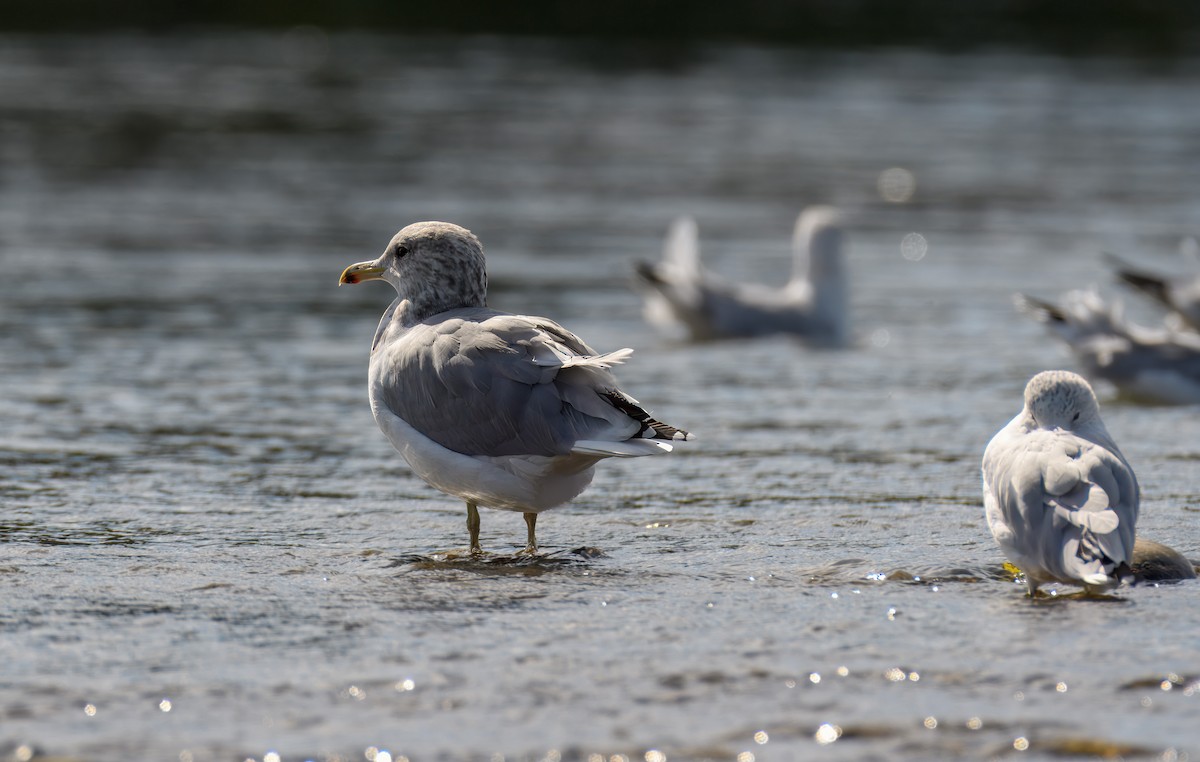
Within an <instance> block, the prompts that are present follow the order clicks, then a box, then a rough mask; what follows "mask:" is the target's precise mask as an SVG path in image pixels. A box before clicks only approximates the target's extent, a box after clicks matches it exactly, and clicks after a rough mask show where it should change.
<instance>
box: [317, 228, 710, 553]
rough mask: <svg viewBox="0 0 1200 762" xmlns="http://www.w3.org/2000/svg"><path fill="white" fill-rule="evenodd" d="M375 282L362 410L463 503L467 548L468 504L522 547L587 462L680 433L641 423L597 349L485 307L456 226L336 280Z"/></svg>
mask: <svg viewBox="0 0 1200 762" xmlns="http://www.w3.org/2000/svg"><path fill="white" fill-rule="evenodd" d="M368 280H384V281H387V282H388V283H390V284H391V285H392V286H393V287H394V288H395V289H396V293H397V298H396V300H395V301H393V302H392V304H391V306H389V307H388V308H387V311H385V312H384V313H383V319H382V320H380V321H379V327H378V328H377V329H376V331H375V339H374V342H373V343H372V345H371V363H370V382H369V383H370V399H371V410H372V412H373V413H374V414H375V421H376V422H377V423H378V424H379V428H380V429H382V430H383V433H384V434H385V435H386V436H387V438H388V439H389V440H390V441H391V443H392V445H393V446H394V447H395V448H396V449H397V450H398V451H399V452H400V454H401V455H402V456H403V457H404V459H405V460H406V461H408V464H409V466H411V467H412V469H413V471H414V472H416V474H417V475H418V476H420V477H421V478H422V479H424V480H425V481H426V482H427V483H428V484H430V485H431V486H433V487H435V488H437V489H439V490H441V491H442V492H445V493H447V494H450V495H455V496H457V497H460V498H462V499H463V500H465V501H466V503H467V528H468V530H469V532H470V535H471V551H472V552H479V551H480V545H479V512H478V506H481V505H482V506H485V507H488V508H499V509H503V510H508V511H520V512H521V513H523V514H524V515H525V523H526V525H527V528H528V543H527V546H526V551H528V552H531V553H532V552H535V551H536V550H537V539H536V536H535V533H534V527H535V524H536V522H537V515H538V513H539V512H541V511H544V510H547V509H550V508H554V507H555V506H558V505H561V504H563V503H565V502H567V501H568V500H570V499H571V498H573V497H575V496H576V495H578V494H579V493H581V492H582V491H583V490H584V489H585V488H586V487H587V486H588V484H589V483H590V482H591V480H592V475H593V473H594V467H595V464H596V462H597V461H599V460H602V459H604V458H611V457H617V458H628V457H638V456H642V455H655V454H658V453H666V452H670V451H671V449H672V446H671V444H670V442H672V441H677V440H684V439H690V438H691V435H689V434H688V433H687V432H685V431H682V430H680V429H677V428H675V427H673V426H669V425H667V424H665V423H662V422H661V421H657V420H655V419H654V418H652V417H650V414H649V413H647V412H646V411H645V410H644V409H643V408H642V407H641V405H640V404H639V403H638V401H637V400H635V399H633V398H632V397H630V396H628V395H626V394H625V393H624V392H622V391H621V390H620V389H619V388H617V380H616V378H614V377H613V375H612V373H611V372H609V367H610V366H612V365H615V364H618V363H621V362H623V361H624V360H625V359H626V358H628V357H629V355H630V354H631V353H632V351H633V350H630V349H621V350H618V351H616V352H610V353H608V354H598V353H597V352H596V351H595V350H593V349H592V348H591V347H589V346H588V345H587V344H584V343H583V341H582V340H581V339H579V338H578V337H577V336H575V335H574V334H573V333H571V332H570V331H568V330H567V329H565V328H563V327H562V326H560V325H558V324H557V323H555V322H553V321H551V320H547V319H546V318H540V317H526V316H523V315H510V314H508V313H505V312H498V311H496V310H492V309H488V307H487V305H486V296H487V273H486V269H485V264H484V257H483V248H482V246H481V245H480V243H479V240H478V239H477V238H476V237H475V236H474V235H472V234H471V232H470V231H468V230H465V229H464V228H461V227H459V226H457V225H452V224H449V223H446V222H418V223H414V224H412V225H409V226H408V227H406V228H404V229H403V230H401V231H400V232H399V233H397V234H396V235H395V237H393V238H392V240H391V242H390V243H389V244H388V246H387V248H386V249H385V250H384V252H383V254H382V255H381V256H380V257H379V258H378V259H375V260H373V261H369V262H359V263H358V264H354V265H350V266H349V267H347V268H346V270H345V271H344V272H343V273H342V276H341V279H340V281H339V283H361V282H363V281H368Z"/></svg>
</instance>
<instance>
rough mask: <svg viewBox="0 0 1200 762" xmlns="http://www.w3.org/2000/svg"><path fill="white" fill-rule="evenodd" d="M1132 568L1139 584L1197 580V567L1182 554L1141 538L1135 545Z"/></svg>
mask: <svg viewBox="0 0 1200 762" xmlns="http://www.w3.org/2000/svg"><path fill="white" fill-rule="evenodd" d="M1130 566H1132V567H1133V573H1134V575H1135V576H1136V577H1137V580H1138V582H1177V581H1179V580H1182V579H1195V578H1196V567H1195V566H1193V565H1192V562H1191V561H1189V560H1188V559H1187V558H1186V557H1185V556H1184V555H1183V554H1182V553H1180V552H1179V551H1177V550H1175V549H1174V548H1169V547H1167V546H1166V545H1163V544H1162V543H1160V542H1155V541H1154V540H1145V539H1142V538H1141V537H1139V538H1137V540H1136V541H1135V542H1134V544H1133V562H1132V563H1131V564H1130Z"/></svg>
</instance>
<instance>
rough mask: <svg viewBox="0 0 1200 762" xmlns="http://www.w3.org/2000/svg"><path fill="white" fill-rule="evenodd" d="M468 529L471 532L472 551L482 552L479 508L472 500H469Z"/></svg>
mask: <svg viewBox="0 0 1200 762" xmlns="http://www.w3.org/2000/svg"><path fill="white" fill-rule="evenodd" d="M467 531H468V532H470V533H471V552H472V553H482V552H483V548H481V547H479V508H478V507H477V506H476V505H475V503H473V502H471V501H470V500H468V501H467Z"/></svg>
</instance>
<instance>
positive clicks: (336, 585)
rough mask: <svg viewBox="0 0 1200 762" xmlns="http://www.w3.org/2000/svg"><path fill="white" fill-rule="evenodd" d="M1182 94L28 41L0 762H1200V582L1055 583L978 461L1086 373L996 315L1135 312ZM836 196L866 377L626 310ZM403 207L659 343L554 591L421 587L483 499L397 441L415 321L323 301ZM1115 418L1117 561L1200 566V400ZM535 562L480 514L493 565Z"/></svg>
mask: <svg viewBox="0 0 1200 762" xmlns="http://www.w3.org/2000/svg"><path fill="white" fill-rule="evenodd" d="M1198 86H1200V65H1197V64H1195V63H1189V62H1187V61H1181V62H1174V63H1171V64H1163V63H1161V62H1160V63H1157V64H1154V65H1152V66H1150V65H1146V64H1143V63H1137V62H1129V61H1122V60H1113V59H1088V60H1076V61H1067V60H1063V59H1056V58H1050V57H1038V56H1033V55H1028V54H1004V53H975V54H970V55H959V56H952V57H944V56H936V55H928V54H920V53H904V52H873V53H855V54H851V53H832V52H830V53H821V54H811V53H800V52H794V51H785V50H777V49H774V50H773V49H756V48H748V47H736V46H730V47H698V48H691V49H689V50H688V51H687V52H685V53H673V52H671V51H663V50H655V49H651V50H641V51H640V52H637V51H630V50H623V51H621V55H619V56H614V55H613V54H612V52H611V51H608V50H605V49H604V47H603V46H597V45H594V44H569V45H559V44H555V43H550V42H539V41H536V40H534V41H531V40H513V41H507V42H505V41H500V40H497V39H491V38H445V39H433V40H429V39H424V40H423V39H418V38H413V37H403V36H366V35H354V34H345V35H335V36H332V37H330V36H326V35H324V34H321V33H319V32H315V31H312V30H307V31H306V30H297V31H292V32H289V33H286V34H266V33H264V34H257V35H250V34H246V35H237V34H210V35H190V36H172V37H139V36H128V37H120V36H110V37H100V38H96V37H79V38H74V37H44V38H27V37H7V38H4V39H3V40H2V41H0V160H2V162H0V275H2V279H0V362H2V363H3V369H2V373H0V464H2V465H0V506H2V508H0V596H2V601H3V603H2V604H0V755H3V754H7V755H9V756H11V757H12V758H14V759H28V758H30V757H31V756H47V757H55V758H66V759H81V760H128V759H155V760H176V759H178V760H180V761H181V762H188V760H195V761H199V760H243V759H247V758H249V759H254V760H263V761H264V762H267V761H268V760H276V759H279V758H281V759H284V760H304V759H314V760H316V759H344V760H358V759H363V758H364V755H367V758H370V757H374V758H376V759H377V760H381V762H386V758H387V757H390V758H391V759H393V760H399V759H400V758H402V757H404V756H406V757H408V758H409V759H411V760H413V761H414V762H420V761H422V760H427V759H455V760H457V759H469V760H478V759H489V760H490V759H500V758H504V759H508V760H513V759H530V760H540V759H550V760H555V759H585V760H589V761H590V762H595V760H598V759H603V760H610V761H613V760H620V759H622V756H621V755H624V758H625V759H629V760H642V759H645V760H646V761H647V762H654V761H655V760H659V759H662V758H665V759H674V760H679V759H686V760H692V759H718V760H733V759H736V760H739V761H740V762H750V760H751V759H756V760H759V761H760V762H767V761H769V760H792V759H846V760H859V759H882V758H888V759H935V758H936V759H950V758H988V757H1003V756H1006V755H1010V754H1011V755H1016V756H1017V757H1018V758H1021V759H1056V758H1062V757H1066V756H1070V755H1072V754H1075V753H1083V754H1089V753H1090V754H1092V755H1093V756H1096V755H1100V754H1102V753H1106V752H1108V753H1114V754H1121V755H1123V756H1125V757H1127V758H1138V757H1144V758H1161V759H1164V760H1169V759H1185V758H1187V757H1188V756H1189V755H1191V756H1195V755H1197V754H1200V730H1197V726H1196V719H1195V718H1196V716H1197V706H1198V704H1197V702H1200V697H1198V696H1197V695H1196V693H1197V692H1198V691H1200V689H1198V688H1197V687H1196V683H1195V681H1196V680H1197V677H1198V676H1200V635H1198V634H1197V633H1200V586H1198V585H1197V584H1196V583H1184V584H1180V585H1173V586H1163V587H1139V588H1133V589H1127V590H1122V591H1121V592H1120V593H1119V595H1118V596H1116V598H1117V600H1114V601H1111V602H1097V601H1078V600H1064V599H1057V600H1052V601H1047V602H1030V601H1028V600H1026V599H1025V598H1024V597H1023V593H1022V589H1021V588H1020V587H1017V586H1016V585H1014V584H1013V583H1012V582H1011V580H1010V579H1008V578H1007V577H1006V576H1005V574H1004V573H1003V571H1002V569H1001V562H1002V558H1001V556H1000V553H999V551H998V549H997V548H996V547H995V545H994V543H993V542H992V540H991V538H990V536H988V534H987V530H986V527H985V526H984V522H983V518H982V507H981V504H980V503H981V501H980V496H979V476H978V466H979V457H980V454H981V452H982V449H983V446H984V445H985V443H986V442H987V440H988V438H989V437H990V436H991V434H992V433H994V431H995V430H997V429H998V428H999V427H1000V426H1001V425H1002V424H1003V423H1005V422H1006V421H1007V420H1008V419H1009V418H1010V417H1011V416H1012V415H1014V414H1015V413H1016V412H1017V410H1018V409H1019V407H1020V399H1021V390H1022V388H1023V385H1024V382H1025V380H1026V379H1027V378H1028V377H1029V376H1030V375H1032V374H1033V373H1034V372H1036V371H1038V370H1042V369H1045V368H1050V367H1071V361H1070V359H1069V357H1068V356H1067V355H1066V354H1065V352H1064V351H1063V350H1062V349H1061V348H1060V347H1058V346H1056V345H1055V344H1054V343H1052V341H1051V340H1050V339H1049V338H1047V337H1045V336H1044V335H1043V334H1042V332H1041V330H1040V328H1039V326H1037V325H1035V324H1033V323H1031V322H1030V321H1028V320H1026V319H1024V318H1022V317H1020V316H1018V315H1016V314H1015V313H1014V311H1013V309H1012V307H1011V301H1010V297H1011V294H1012V293H1013V292H1014V291H1016V290H1028V291H1031V292H1032V293H1034V294H1036V295H1040V296H1045V297H1052V296H1054V295H1055V294H1057V293H1058V292H1060V291H1061V290H1064V289H1067V288H1071V287H1079V286H1087V285H1089V284H1097V285H1099V287H1100V288H1101V289H1102V291H1104V293H1106V294H1107V295H1110V296H1112V295H1117V294H1119V291H1118V290H1117V289H1116V287H1115V286H1113V285H1112V283H1111V277H1110V275H1109V274H1108V273H1107V272H1106V271H1105V269H1104V266H1103V264H1102V263H1101V260H1100V258H1099V252H1101V251H1104V250H1108V251H1116V252H1119V253H1123V254H1127V255H1129V256H1130V257H1131V258H1133V259H1137V260H1141V261H1143V262H1144V263H1146V264H1149V265H1157V266H1160V267H1162V268H1164V269H1171V268H1183V267H1184V266H1185V259H1184V257H1182V256H1181V255H1180V253H1179V252H1180V250H1181V249H1185V250H1186V249H1188V248H1189V247H1194V244H1189V243H1188V236H1192V235H1196V234H1198V233H1200V183H1197V174H1196V169H1197V167H1200V131H1198V130H1197V129H1196V125H1197V124H1200V98H1196V97H1195V94H1196V92H1197V88H1198ZM889 168H902V169H903V170H905V171H906V172H908V173H910V175H903V174H901V175H897V174H895V173H893V174H891V175H888V177H892V178H895V177H901V178H904V177H908V176H911V177H912V178H914V179H915V188H916V190H915V193H913V194H912V196H911V197H910V198H908V199H907V201H906V202H904V203H889V202H887V201H886V200H885V199H884V198H883V196H882V194H881V192H880V178H881V175H882V173H884V172H885V170H888V169H889ZM809 203H835V204H837V205H839V206H841V207H842V208H843V209H845V210H846V212H847V216H848V220H849V230H850V244H849V252H848V256H849V261H850V270H851V273H852V277H853V288H854V324H855V331H856V343H855V347H854V348H852V349H849V350H847V351H842V352H815V351H809V350H805V349H804V348H802V347H800V346H798V345H796V344H794V343H792V342H790V341H788V340H783V339H780V340H768V341H762V342H753V343H750V342H733V343H728V344H720V345H706V346H687V345H681V344H678V343H674V342H671V341H669V340H666V339H664V338H661V337H658V336H656V335H654V334H652V333H651V332H650V331H649V330H647V328H646V327H645V325H644V323H643V322H642V319H641V316H640V306H639V303H638V300H637V297H636V296H635V295H634V294H633V293H632V292H631V291H630V290H629V289H628V280H629V278H628V273H629V271H630V265H631V263H632V262H633V261H635V260H636V259H638V258H647V257H654V256H657V252H658V249H659V246H660V243H661V237H662V235H663V233H664V232H665V230H666V227H667V224H668V223H669V221H670V220H671V218H672V217H673V216H675V215H677V214H681V213H689V214H693V215H695V216H696V217H697V218H698V221H699V224H700V230H701V235H702V242H703V246H704V251H705V256H706V259H707V261H708V262H709V263H710V264H711V265H712V267H713V268H714V269H717V270H719V271H721V272H724V273H726V274H729V275H731V276H735V277H739V278H744V279H757V280H764V281H770V280H777V279H779V278H780V277H782V274H783V273H785V272H787V270H788V261H787V256H788V255H787V241H788V236H789V234H790V230H791V224H792V221H793V219H794V217H795V215H796V213H797V212H798V211H799V209H800V208H801V207H802V206H804V205H805V204H809ZM420 219H445V220H451V221H454V222H458V223H460V224H463V225H465V226H467V227H469V228H471V229H472V230H473V231H475V232H476V233H477V234H478V235H479V236H480V237H481V238H482V240H483V241H484V244H485V246H486V248H487V251H488V254H489V262H490V268H491V272H492V283H493V291H492V294H493V296H492V303H493V305H494V306H497V307H500V308H502V309H509V310H513V311H520V312H526V313H532V314H543V315H547V316H550V317H553V318H555V319H557V320H559V321H561V322H563V323H564V324H566V325H567V326H569V327H571V328H573V329H574V330H575V331H577V332H578V333H580V334H581V335H582V336H584V337H585V338H586V339H587V340H588V341H589V342H590V343H591V344H592V345H594V346H596V347H597V348H600V349H603V350H612V349H616V348H619V347H622V346H632V347H634V348H635V349H636V350H637V352H636V354H635V355H634V357H633V359H632V361H631V362H630V363H629V364H628V365H627V366H624V367H623V368H621V369H620V373H619V375H620V377H621V378H622V380H623V382H624V384H625V386H626V388H627V389H628V390H629V391H630V392H631V393H633V394H634V395H636V396H637V397H638V398H639V399H640V400H641V401H642V402H643V403H645V404H647V405H648V406H649V407H651V408H652V409H653V410H654V411H655V412H656V413H657V414H658V415H659V416H660V417H662V418H663V419H665V420H667V421H670V422H672V423H675V424H676V425H679V426H683V427H685V428H688V429H690V430H692V431H695V432H697V433H698V434H699V436H700V439H699V440H698V441H697V442H695V443H694V444H692V445H689V446H687V447H681V448H679V450H678V451H677V453H675V454H673V455H671V456H669V457H662V458H653V459H638V460H636V461H634V462H617V463H606V464H603V466H602V467H601V469H600V473H599V475H598V477H597V479H596V482H595V483H594V485H593V487H592V489H591V490H590V491H588V492H586V493H585V494H584V495H583V496H582V497H580V498H579V499H577V500H576V501H574V503H572V504H571V505H569V506H567V507H564V508H561V509H558V510H556V511H553V512H551V513H548V514H546V515H544V516H543V518H542V521H541V523H540V525H539V537H540V539H541V541H542V543H543V545H544V550H546V551H547V552H548V554H549V555H548V557H546V558H543V559H541V560H539V561H537V562H527V563H453V562H443V561H439V560H437V557H436V556H434V555H433V554H434V552H435V551H443V550H447V549H451V548H457V547H463V546H465V544H466V532H465V527H464V525H463V522H464V516H463V511H462V506H461V505H460V504H458V503H457V502H456V501H455V500H453V499H450V498H447V497H445V496H443V495H440V494H438V493H436V492H434V491H433V490H432V489H430V488H428V487H426V486H424V485H423V484H422V483H420V482H419V481H418V480H416V479H415V478H414V477H412V476H411V474H410V473H409V472H408V470H407V468H406V467H405V466H404V464H403V463H402V462H401V461H400V460H399V458H398V456H396V455H395V453H394V452H393V451H392V450H391V448H390V447H389V445H388V444H387V443H386V441H385V440H384V439H383V437H382V435H381V434H379V432H378V431H377V430H376V428H375V425H374V423H373V421H372V420H371V417H370V412H369V410H368V407H367V403H366V387H365V381H366V362H367V348H368V345H369V341H370V337H371V335H372V331H373V329H374V326H375V322H376V320H377V318H378V315H379V314H380V313H381V312H382V310H383V308H384V307H385V306H386V304H387V302H388V300H389V299H390V298H391V297H390V295H389V293H388V291H387V289H386V288H384V287H383V286H378V287H375V286H371V285H368V286H362V287H357V288H342V289H338V288H336V287H335V284H336V280H337V276H338V273H339V272H340V271H341V269H342V268H343V267H344V266H346V265H347V264H350V263H351V262H355V261H359V260H363V259H367V258H371V257H374V256H376V255H377V254H378V252H379V251H381V250H382V247H383V245H384V244H385V243H386V242H387V240H388V239H389V238H390V236H391V234H392V233H393V232H394V231H395V230H396V229H398V228H399V227H401V226H403V225H405V224H407V223H409V222H412V221H415V220H420ZM913 233H916V234H919V235H920V236H922V237H923V239H924V241H925V243H926V246H927V250H926V251H925V253H924V254H923V256H918V254H920V250H919V249H913V248H912V247H911V246H910V247H908V248H902V246H901V242H902V241H903V240H904V238H905V236H908V235H910V234H913ZM909 240H910V241H912V240H914V239H911V238H910V239H909ZM906 253H907V256H906ZM1127 301H1128V302H1129V309H1130V313H1131V314H1132V315H1133V316H1134V317H1135V318H1137V319H1141V320H1145V321H1147V322H1148V321H1152V320H1155V319H1157V318H1158V316H1157V315H1156V314H1155V313H1154V312H1153V310H1151V309H1149V308H1148V307H1146V306H1145V305H1143V304H1142V303H1141V302H1139V301H1137V299H1136V298H1127ZM1100 392H1101V394H1102V397H1103V398H1104V416H1105V420H1106V422H1107V424H1108V427H1109V429H1110V431H1111V432H1112V433H1113V435H1114V436H1115V438H1116V439H1117V441H1118V442H1119V443H1120V444H1121V446H1122V448H1123V450H1124V452H1125V454H1126V456H1127V457H1128V458H1129V459H1130V461H1131V462H1132V463H1133V465H1134V467H1135V469H1136V470H1137V473H1138V475H1139V478H1140V480H1141V482H1142V485H1143V491H1144V502H1143V513H1142V519H1141V523H1140V525H1139V527H1140V533H1141V534H1142V535H1144V536H1147V537H1151V538H1153V539H1156V540H1159V541H1162V542H1166V543H1168V544H1171V545H1173V546H1175V547H1177V548H1178V549H1180V550H1181V551H1183V552H1184V553H1186V554H1188V555H1189V556H1191V557H1192V558H1196V557H1197V556H1200V540H1198V537H1200V532H1198V528H1197V511H1200V482H1198V481H1197V475H1198V473H1200V468H1198V463H1200V415H1198V410H1197V408H1196V407H1195V406H1193V407H1187V408H1165V407H1140V406H1134V405H1131V404H1125V403H1122V402H1120V401H1116V400H1112V399H1111V390H1107V389H1105V388H1103V387H1101V388H1100ZM523 537H524V527H523V525H522V523H521V520H520V518H519V517H518V516H516V515H514V514H509V513H500V512H491V511H487V512H484V513H483V541H484V545H485V547H486V548H488V549H491V550H493V551H497V552H503V553H507V552H510V551H512V550H515V549H516V548H518V547H520V544H521V543H522V542H523ZM578 548H592V549H598V551H599V555H595V554H594V553H592V552H589V553H577V552H574V551H575V549H578ZM825 725H828V726H830V728H828V729H826V730H821V728H822V726H825ZM834 727H836V728H838V729H840V730H839V731H835V730H833V729H832V728H834ZM838 732H840V737H839V736H838ZM833 738H836V739H837V740H835V741H833V742H832V743H821V741H822V740H824V741H829V740H831V739H833ZM1022 739H1023V740H1022ZM1025 744H1027V746H1028V748H1027V749H1026V750H1025V751H1023V752H1018V751H1017V748H1020V747H1022V746H1023V745H1025ZM376 750H386V752H387V757H385V756H384V755H383V754H382V753H377V752H376ZM272 755H274V756H272ZM596 755H600V756H596ZM746 755H750V756H746Z"/></svg>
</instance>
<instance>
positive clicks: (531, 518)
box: [525, 513, 537, 553]
mask: <svg viewBox="0 0 1200 762" xmlns="http://www.w3.org/2000/svg"><path fill="white" fill-rule="evenodd" d="M536 526H537V514H536V513H526V514H525V527H526V528H527V529H528V530H529V535H528V538H527V539H526V540H525V552H526V553H537V533H536V532H535V531H534V527H536Z"/></svg>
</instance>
